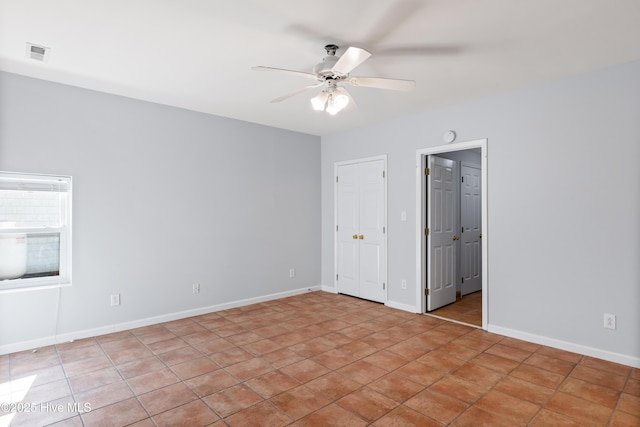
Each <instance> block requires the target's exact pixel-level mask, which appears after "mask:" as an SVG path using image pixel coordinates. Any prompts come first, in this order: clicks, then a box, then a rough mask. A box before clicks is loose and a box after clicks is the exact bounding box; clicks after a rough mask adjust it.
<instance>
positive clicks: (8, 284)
mask: <svg viewBox="0 0 640 427" xmlns="http://www.w3.org/2000/svg"><path fill="white" fill-rule="evenodd" d="M18 282H20V283H18ZM69 286H71V281H68V280H67V281H64V282H59V281H58V280H56V281H53V280H46V279H43V278H33V279H14V280H3V281H0V294H13V293H18V292H28V291H41V290H45V289H55V288H66V287H69Z"/></svg>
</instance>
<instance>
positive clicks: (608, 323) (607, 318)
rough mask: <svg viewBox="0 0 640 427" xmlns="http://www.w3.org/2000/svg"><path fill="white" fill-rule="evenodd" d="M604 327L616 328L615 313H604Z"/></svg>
mask: <svg viewBox="0 0 640 427" xmlns="http://www.w3.org/2000/svg"><path fill="white" fill-rule="evenodd" d="M604 327H605V329H615V328H616V316H615V314H607V313H605V314H604Z"/></svg>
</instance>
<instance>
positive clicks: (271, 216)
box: [0, 73, 320, 349]
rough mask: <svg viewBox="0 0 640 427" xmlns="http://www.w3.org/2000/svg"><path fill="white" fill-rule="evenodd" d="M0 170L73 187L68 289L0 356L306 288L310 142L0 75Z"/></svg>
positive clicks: (0, 304)
mask: <svg viewBox="0 0 640 427" xmlns="http://www.w3.org/2000/svg"><path fill="white" fill-rule="evenodd" d="M0 170H5V171H17V172H33V173H51V174H61V175H72V176H73V285H72V286H71V287H65V288H62V289H61V291H60V299H59V310H57V304H58V290H56V289H50V290H39V291H29V292H21V293H11V294H7V293H4V294H0V348H3V346H5V349H6V348H11V346H9V347H7V346H8V345H15V344H16V343H25V342H37V341H38V340H43V339H45V338H50V337H52V336H54V335H55V334H56V333H57V334H62V335H64V334H72V333H74V332H77V331H86V330H93V329H96V328H98V329H100V328H103V329H104V328H105V327H108V326H110V325H122V324H126V323H127V322H135V321H139V320H141V319H149V318H154V317H156V316H161V317H162V316H166V315H168V314H175V313H180V312H183V311H187V312H189V311H190V310H191V311H192V310H196V309H199V308H203V307H210V306H216V305H220V304H225V303H234V302H238V301H241V300H244V299H249V298H256V297H263V296H267V295H272V294H280V293H285V294H286V293H288V292H294V291H297V290H299V289H304V290H306V289H307V288H308V287H312V286H319V285H320V263H319V260H320V198H319V197H318V189H319V188H320V138H319V137H316V136H310V135H306V134H301V133H295V132H290V131H284V130H279V129H275V128H269V127H265V126H260V125H255V124H250V123H245V122H240V121H235V120H229V119H225V118H220V117H214V116H209V115H205V114H200V113H195V112H190V111H186V110H182V109H177V108H170V107H166V106H161V105H157V104H152V103H146V102H141V101H137V100H132V99H127V98H123V97H117V96H111V95H107V94H103V93H98V92H92V91H88V90H83V89H78V88H74V87H70V86H64V85H59V84H54V83H50V82H45V81H42V80H36V79H31V78H27V77H22V76H18V75H14V74H8V73H0ZM289 268H295V269H296V277H295V278H293V279H291V278H289ZM196 282H198V283H200V284H201V293H200V294H196V295H194V294H193V293H192V284H193V283H196ZM112 293H120V294H121V299H122V305H121V306H119V307H114V308H112V307H111V306H110V303H109V302H110V301H109V295H110V294H112Z"/></svg>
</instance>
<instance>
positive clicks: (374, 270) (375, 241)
mask: <svg viewBox="0 0 640 427" xmlns="http://www.w3.org/2000/svg"><path fill="white" fill-rule="evenodd" d="M358 166H359V173H360V192H359V196H360V233H359V235H358V241H359V243H360V295H359V296H360V298H365V299H368V300H371V301H377V302H384V300H385V298H384V295H385V289H384V285H383V282H384V280H383V274H382V273H383V265H382V260H383V259H384V258H385V256H384V255H385V254H384V251H385V245H384V233H383V227H384V213H385V208H384V201H385V195H384V178H383V173H384V162H383V161H382V160H376V161H371V162H364V163H360V164H359V165H358Z"/></svg>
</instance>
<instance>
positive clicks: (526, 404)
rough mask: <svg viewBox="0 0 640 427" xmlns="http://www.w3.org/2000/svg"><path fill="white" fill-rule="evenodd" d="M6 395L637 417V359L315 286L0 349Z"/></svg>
mask: <svg viewBox="0 0 640 427" xmlns="http://www.w3.org/2000/svg"><path fill="white" fill-rule="evenodd" d="M0 402H5V403H7V402H9V403H10V405H9V407H7V405H3V406H2V408H1V410H2V411H0V425H7V424H8V423H9V422H11V425H15V426H20V425H28V426H43V425H57V426H82V425H85V426H102V425H113V426H124V425H135V426H154V425H156V426H180V425H184V426H199V425H213V426H227V425H228V426H251V425H256V426H285V425H294V426H338V425H341V426H366V425H375V426H411V425H414V426H442V425H454V426H482V425H485V426H519V425H523V426H524V425H530V426H550V425H563V426H564V425H566V426H591V425H593V426H640V369H634V368H630V367H628V366H623V365H618V364H615V363H611V362H606V361H602V360H598V359H594V358H591V357H587V356H582V355H579V354H574V353H568V352H565V351H561V350H556V349H553V348H549V347H544V346H540V345H536V344H532V343H528V342H524V341H519V340H515V339H512V338H506V337H502V336H500V335H495V334H491V333H488V332H485V331H482V330H480V329H477V328H472V327H468V326H463V325H459V324H456V323H452V322H446V321H443V320H440V319H436V318H433V317H430V316H424V315H418V314H411V313H406V312H402V311H398V310H394V309H391V308H388V307H385V306H383V305H380V304H376V303H372V302H368V301H363V300H359V299H356V298H351V297H348V296H343V295H334V294H330V293H325V292H312V293H308V294H304V295H299V296H294V297H289V298H284V299H280V300H275V301H270V302H265V303H260V304H254V305H250V306H245V307H241V308H235V309H231V310H226V311H221V312H215V313H210V314H206V315H203V316H198V317H192V318H188V319H183V320H178V321H174V322H169V323H163V324H159V325H153V326H148V327H144V328H139V329H133V330H130V331H125V332H119V333H114V334H110V335H103V336H99V337H95V338H90V339H84V340H79V341H76V342H72V343H65V344H60V345H57V346H50V347H46V348H41V349H39V350H37V351H24V352H20V353H14V354H9V355H4V356H0ZM11 402H13V403H11ZM85 405H87V406H85ZM7 409H13V410H16V409H20V412H17V413H16V412H8V411H7ZM88 409H90V410H88ZM27 411H30V412H27ZM3 423H4V424H3Z"/></svg>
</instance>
